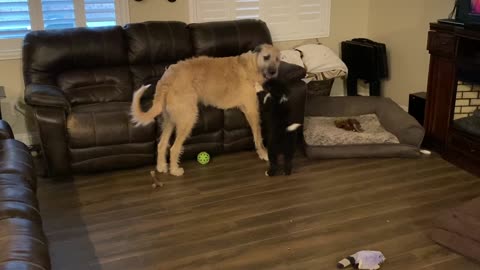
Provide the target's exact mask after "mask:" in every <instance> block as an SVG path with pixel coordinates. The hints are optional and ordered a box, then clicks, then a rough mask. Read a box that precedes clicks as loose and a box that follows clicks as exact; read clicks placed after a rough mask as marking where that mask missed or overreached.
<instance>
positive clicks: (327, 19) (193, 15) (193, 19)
mask: <svg viewBox="0 0 480 270" xmlns="http://www.w3.org/2000/svg"><path fill="white" fill-rule="evenodd" d="M228 1H234V0H228ZM259 1H261V0H259ZM331 2H332V0H325V3H324V4H325V8H326V9H328V10H327V12H325V14H324V18H323V20H324V23H325V29H324V30H323V31H322V33H321V34H320V35H316V36H313V35H312V34H310V33H299V34H294V35H287V34H283V35H280V37H276V36H275V35H274V34H273V33H272V39H273V41H274V42H282V41H293V40H304V39H316V38H326V37H329V36H330V31H331V26H332V25H331V13H332V3H331ZM197 4H198V1H196V0H189V19H190V23H198V22H201V19H200V18H198V15H197V12H198V10H197V9H196V7H197ZM259 13H260V14H259V18H258V19H259V20H262V21H264V22H266V23H267V25H268V24H269V23H268V21H267V20H266V19H264V18H262V17H261V13H262V9H260V11H259ZM229 19H230V20H236V18H234V17H231V18H229ZM270 31H272V30H270Z"/></svg>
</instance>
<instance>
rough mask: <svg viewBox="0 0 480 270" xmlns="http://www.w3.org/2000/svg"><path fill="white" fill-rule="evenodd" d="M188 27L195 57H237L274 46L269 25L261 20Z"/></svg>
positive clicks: (197, 24) (209, 23)
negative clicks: (263, 46)
mask: <svg viewBox="0 0 480 270" xmlns="http://www.w3.org/2000/svg"><path fill="white" fill-rule="evenodd" d="M188 27H189V29H190V36H191V39H192V44H193V52H194V54H195V55H206V56H213V57H226V56H235V55H240V54H242V53H244V52H247V51H249V50H253V49H254V48H255V47H256V46H258V45H260V44H264V43H268V44H272V37H271V35H270V31H269V30H268V27H267V24H266V23H265V22H263V21H260V20H252V19H248V20H235V21H223V22H208V23H193V24H190V25H189V26H188Z"/></svg>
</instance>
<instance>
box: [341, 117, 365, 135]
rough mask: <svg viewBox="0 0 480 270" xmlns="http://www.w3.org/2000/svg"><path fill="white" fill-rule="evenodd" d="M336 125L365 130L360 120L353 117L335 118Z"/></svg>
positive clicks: (343, 127) (346, 128)
mask: <svg viewBox="0 0 480 270" xmlns="http://www.w3.org/2000/svg"><path fill="white" fill-rule="evenodd" d="M335 126H336V127H337V128H341V129H345V130H348V131H355V132H363V129H362V126H361V125H360V122H358V120H357V119H353V118H347V119H337V120H335Z"/></svg>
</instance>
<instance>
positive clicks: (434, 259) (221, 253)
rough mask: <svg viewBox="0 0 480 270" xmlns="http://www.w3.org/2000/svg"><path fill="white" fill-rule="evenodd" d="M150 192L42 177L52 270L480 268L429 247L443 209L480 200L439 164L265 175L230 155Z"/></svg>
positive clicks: (306, 168)
mask: <svg viewBox="0 0 480 270" xmlns="http://www.w3.org/2000/svg"><path fill="white" fill-rule="evenodd" d="M184 165H185V169H186V174H185V175H184V176H183V177H179V178H174V177H171V176H166V177H165V178H164V180H165V186H164V187H163V188H161V189H156V190H153V189H152V187H151V178H150V175H149V170H150V169H151V168H149V167H147V168H141V169H136V170H129V171H117V172H112V173H105V174H97V175H90V176H78V177H76V178H75V181H73V182H63V183H62V182H52V181H51V180H48V179H41V180H40V181H39V182H40V183H39V190H38V195H39V201H40V203H41V211H42V216H43V218H44V228H45V231H46V234H47V237H48V238H49V240H50V249H51V255H52V263H53V266H54V269H55V270H60V269H62V270H63V269H74V270H77V269H78V270H89V269H93V270H98V269H104V270H122V269H132V270H143V269H167V270H174V269H198V270H200V269H222V270H224V269H248V270H250V269H335V265H336V262H337V261H338V260H339V259H341V258H342V257H344V256H346V255H349V254H351V253H354V252H356V251H358V250H364V249H375V250H381V251H382V252H384V254H385V256H386V257H387V261H386V263H385V264H384V266H383V267H382V269H384V270H393V269H407V270H410V269H424V270H433V269H437V270H443V269H449V270H450V269H461V270H470V269H480V265H478V264H474V263H473V262H471V261H469V260H467V259H465V258H463V257H460V256H458V255H456V254H454V253H452V252H450V251H448V250H446V249H444V248H443V247H440V246H438V245H436V244H435V243H433V242H432V241H431V240H430V239H429V237H428V232H429V228H430V226H431V225H430V224H431V220H432V218H433V217H435V216H436V215H437V214H438V213H439V211H441V210H443V209H447V208H449V207H452V206H457V205H459V204H461V203H462V202H464V201H466V200H469V199H472V198H474V197H476V196H480V181H479V178H477V177H475V176H472V175H470V174H468V173H466V172H464V171H462V170H460V169H458V168H456V167H454V166H453V165H451V164H449V163H447V162H445V161H443V160H442V159H440V158H438V157H426V158H420V159H354V160H325V161H310V160H306V159H305V158H299V159H297V160H296V161H295V172H294V175H292V176H290V177H285V176H282V177H277V178H268V177H265V176H264V171H265V169H266V164H265V163H264V162H261V161H260V160H258V159H257V157H256V154H255V153H253V152H251V153H237V154H232V155H225V156H220V157H217V158H215V159H214V160H213V161H212V162H211V164H209V165H207V166H200V165H198V164H197V163H195V162H192V161H190V162H186V163H185V164H184Z"/></svg>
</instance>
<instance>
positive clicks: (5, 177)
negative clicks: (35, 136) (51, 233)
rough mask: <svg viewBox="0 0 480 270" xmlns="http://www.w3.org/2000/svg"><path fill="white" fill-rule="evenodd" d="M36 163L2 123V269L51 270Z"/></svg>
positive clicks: (0, 209)
mask: <svg viewBox="0 0 480 270" xmlns="http://www.w3.org/2000/svg"><path fill="white" fill-rule="evenodd" d="M35 181H36V178H35V171H34V168H33V161H32V157H31V156H30V153H29V151H28V148H27V147H26V146H25V145H24V144H23V143H21V142H19V141H17V140H15V139H14V138H13V133H12V130H11V129H10V126H9V125H8V124H7V122H5V121H2V120H0V269H1V270H19V269H31V270H33V269H38V270H47V269H50V257H49V254H48V245H47V240H46V238H45V235H44V233H43V229H42V220H41V217H40V212H39V207H38V202H37V197H36V195H35V188H36V182H35Z"/></svg>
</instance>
